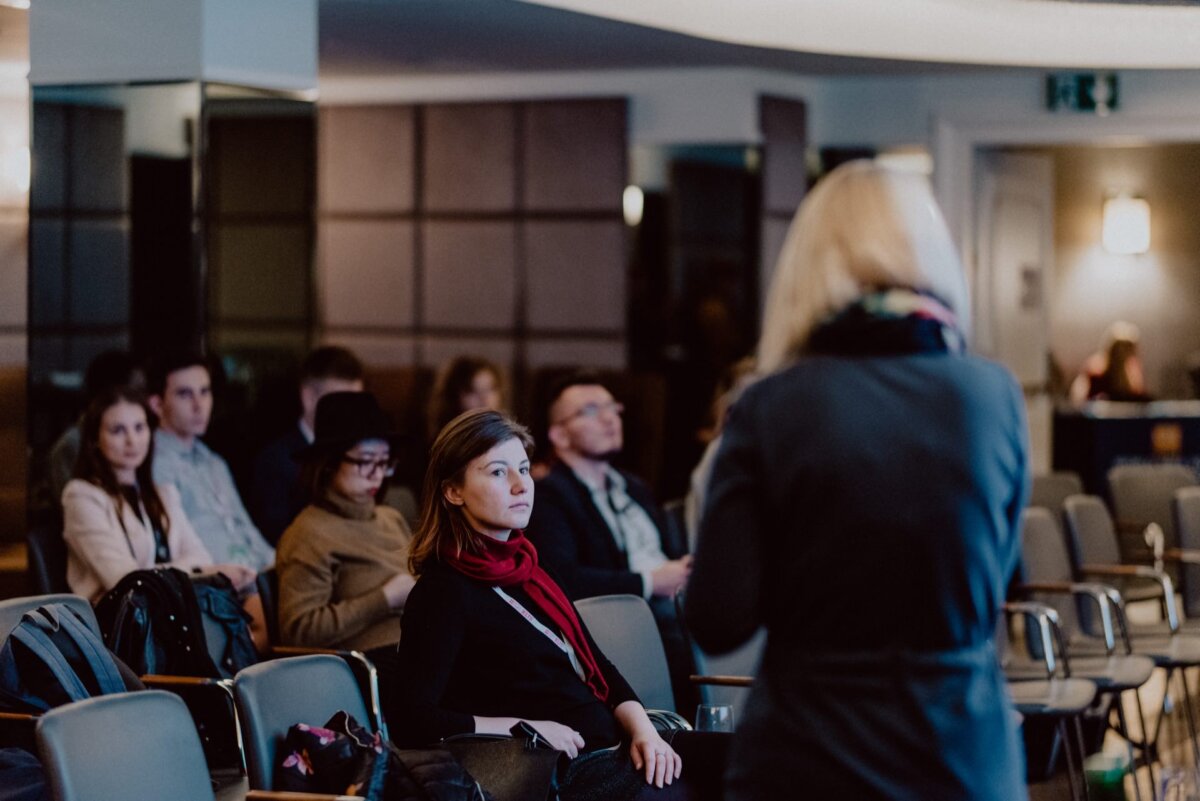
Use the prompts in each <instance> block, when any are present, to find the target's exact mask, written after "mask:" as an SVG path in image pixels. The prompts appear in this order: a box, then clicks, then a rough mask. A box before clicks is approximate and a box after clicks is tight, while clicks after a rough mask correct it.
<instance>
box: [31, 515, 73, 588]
mask: <svg viewBox="0 0 1200 801" xmlns="http://www.w3.org/2000/svg"><path fill="white" fill-rule="evenodd" d="M25 544H26V546H27V552H28V554H29V578H30V580H31V581H32V583H33V589H34V590H35V591H36V592H37V593H38V594H39V595H49V594H51V593H67V592H70V591H71V588H70V587H69V586H68V585H67V543H66V542H64V541H63V536H62V525H61V524H60V523H59V522H58V521H55V522H53V523H46V524H44V525H40V526H35V527H34V528H32V529H30V531H29V533H28V534H26V535H25Z"/></svg>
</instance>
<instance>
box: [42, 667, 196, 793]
mask: <svg viewBox="0 0 1200 801" xmlns="http://www.w3.org/2000/svg"><path fill="white" fill-rule="evenodd" d="M37 741H38V751H39V752H40V754H41V757H42V764H43V765H45V767H46V774H47V777H48V779H49V782H50V788H51V792H52V794H53V797H54V801H129V799H143V798H144V799H160V798H161V799H167V798H169V799H171V800H172V801H213V791H212V785H211V783H210V782H209V777H208V767H207V764H206V763H205V761H204V750H203V748H201V746H200V738H199V737H198V736H197V735H196V729H195V727H194V726H193V725H192V717H191V715H190V714H188V711H187V707H186V706H184V703H183V701H181V700H179V698H178V697H177V696H174V695H171V694H170V693H167V692H161V691H158V690H149V691H147V692H138V693H118V694H116V695H105V696H100V697H98V698H89V699H87V700H85V701H78V702H76V703H73V704H67V705H66V706H61V707H58V708H57V709H52V710H50V711H49V712H47V713H46V714H45V715H43V716H42V717H41V719H40V720H39V721H38V726H37Z"/></svg>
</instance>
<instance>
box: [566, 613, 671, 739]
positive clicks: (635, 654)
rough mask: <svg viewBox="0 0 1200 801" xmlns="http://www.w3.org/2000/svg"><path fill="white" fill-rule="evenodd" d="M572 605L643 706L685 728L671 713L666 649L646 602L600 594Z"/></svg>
mask: <svg viewBox="0 0 1200 801" xmlns="http://www.w3.org/2000/svg"><path fill="white" fill-rule="evenodd" d="M575 608H576V609H577V610H578V611H579V617H580V619H581V620H582V621H583V624H584V626H586V627H587V629H588V631H589V632H591V635H592V639H594V640H595V641H596V645H598V646H600V650H601V651H602V652H603V653H604V655H605V656H606V657H608V660H609V661H610V662H612V663H613V665H614V666H615V667H616V668H617V671H618V672H619V673H620V674H621V675H622V676H624V677H625V680H626V681H628V682H629V686H630V687H632V688H633V691H634V692H636V693H637V695H638V698H640V699H641V701H642V705H643V706H645V707H646V710H647V711H648V712H650V711H651V710H653V712H656V713H660V720H663V719H666V720H669V721H670V722H671V723H673V724H674V725H677V726H681V727H682V728H689V726H688V724H687V722H686V720H685V719H684V718H682V717H680V716H679V715H677V714H675V712H676V709H675V700H674V698H675V697H674V695H673V693H672V688H671V675H670V673H669V672H668V671H667V653H666V651H664V650H663V644H662V638H661V637H660V636H659V633H658V626H657V625H656V624H655V622H654V615H653V613H651V611H650V605H649V604H647V603H646V601H645V600H644V599H642V598H639V597H638V596H636V595H600V596H597V597H595V598H584V599H582V600H580V601H576V602H575ZM652 718H653V714H652Z"/></svg>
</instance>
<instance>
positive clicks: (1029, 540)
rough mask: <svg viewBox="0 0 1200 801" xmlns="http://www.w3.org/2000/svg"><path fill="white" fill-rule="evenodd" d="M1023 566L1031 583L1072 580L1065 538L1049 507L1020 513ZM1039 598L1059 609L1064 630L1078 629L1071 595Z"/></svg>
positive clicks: (1033, 507) (1025, 577)
mask: <svg viewBox="0 0 1200 801" xmlns="http://www.w3.org/2000/svg"><path fill="white" fill-rule="evenodd" d="M1021 570H1022V575H1023V577H1024V580H1025V581H1026V582H1029V583H1031V584H1033V583H1039V582H1061V581H1072V580H1073V579H1072V572H1073V571H1072V569H1071V559H1070V557H1069V556H1068V555H1067V545H1066V542H1065V541H1064V539H1063V534H1062V531H1061V530H1060V529H1059V527H1058V521H1056V520H1055V519H1054V515H1052V514H1051V513H1050V510H1048V509H1042V508H1040V507H1037V506H1031V507H1029V508H1028V509H1026V510H1025V511H1024V512H1023V513H1022V515H1021ZM1039 600H1042V601H1043V602H1044V603H1046V604H1048V605H1049V606H1051V607H1053V608H1054V610H1055V611H1057V612H1058V615H1059V619H1060V620H1061V621H1062V624H1063V628H1064V630H1066V631H1073V630H1075V627H1076V616H1075V609H1074V604H1073V602H1072V600H1071V598H1070V596H1065V595H1049V596H1046V597H1044V598H1040V599H1039Z"/></svg>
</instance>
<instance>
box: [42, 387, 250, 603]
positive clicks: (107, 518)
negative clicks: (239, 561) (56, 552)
mask: <svg viewBox="0 0 1200 801" xmlns="http://www.w3.org/2000/svg"><path fill="white" fill-rule="evenodd" d="M152 420H153V417H152V415H151V414H150V411H149V407H148V406H147V405H146V403H145V401H144V400H143V399H142V398H141V396H140V395H139V394H138V393H137V392H136V391H135V390H132V389H129V388H126V387H122V388H117V389H113V390H111V391H109V392H107V393H105V394H103V395H101V396H100V397H98V398H96V399H95V401H93V402H92V404H91V405H90V406H89V407H88V409H87V411H86V413H85V414H84V418H83V425H82V431H81V447H80V453H79V459H78V461H77V462H76V465H75V478H73V479H72V480H71V481H70V482H68V483H67V486H66V487H65V488H64V489H63V495H62V503H63V538H64V539H65V540H66V543H67V583H68V584H69V585H70V587H71V590H72V591H73V592H75V593H77V594H79V595H82V596H83V597H85V598H87V599H88V600H90V601H92V602H93V603H94V602H96V601H98V600H99V599H100V598H101V597H102V596H103V595H104V593H106V592H108V591H109V590H111V589H112V588H113V587H114V586H116V584H117V582H119V581H120V580H121V579H122V578H123V577H124V576H125V575H127V574H128V573H131V572H133V571H134V570H140V569H146V568H151V567H154V566H155V565H168V566H171V567H177V568H179V569H181V570H184V571H187V572H212V571H219V572H221V573H223V574H225V575H226V576H228V577H229V579H230V581H232V582H233V585H234V587H235V588H237V589H238V590H239V592H244V591H246V590H248V589H251V588H253V586H254V579H255V574H254V572H253V571H252V570H249V569H247V568H245V567H241V566H239V565H214V564H213V560H212V557H211V556H210V555H209V553H208V550H207V549H206V548H205V547H204V544H203V543H202V542H201V541H200V538H199V537H197V536H196V532H195V531H194V530H193V529H192V525H191V523H189V522H188V519H187V516H186V515H185V514H184V512H183V508H182V506H181V505H180V502H179V493H178V492H177V491H176V490H175V489H174V488H173V487H168V486H164V487H156V486H155V485H154V482H153V480H152V479H151V469H152V464H151V462H152V459H153V448H152V447H151V440H152V436H153V427H152ZM255 603H256V604H257V599H255ZM248 607H249V604H248ZM247 611H250V612H251V614H253V610H251V609H249V608H248V609H247ZM260 616H261V614H260Z"/></svg>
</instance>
